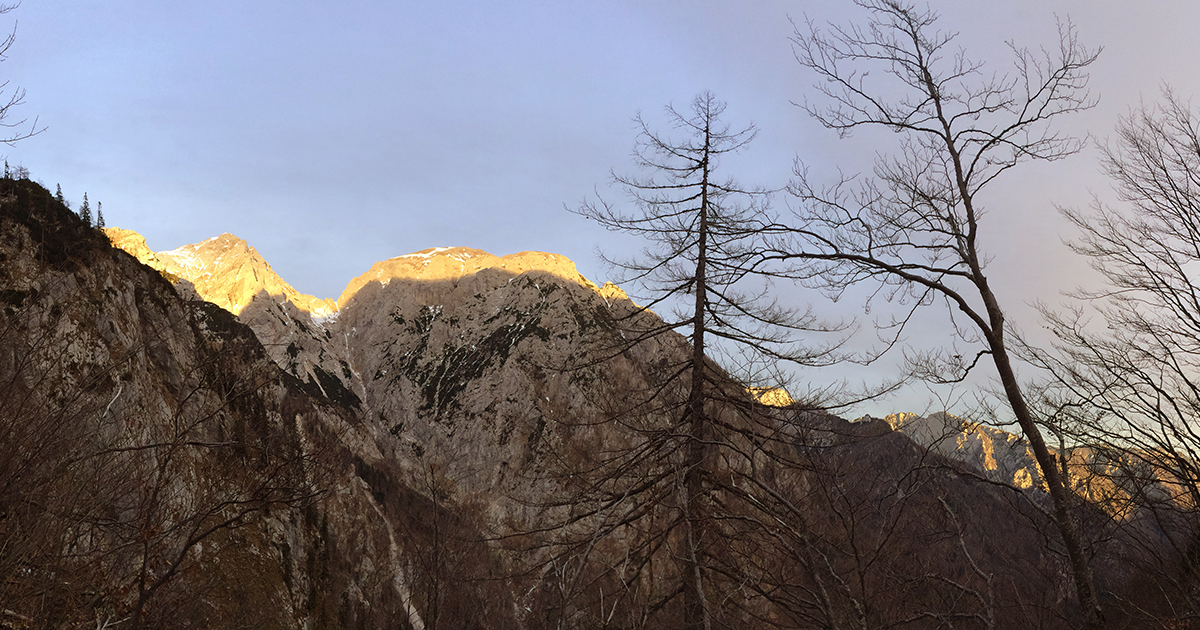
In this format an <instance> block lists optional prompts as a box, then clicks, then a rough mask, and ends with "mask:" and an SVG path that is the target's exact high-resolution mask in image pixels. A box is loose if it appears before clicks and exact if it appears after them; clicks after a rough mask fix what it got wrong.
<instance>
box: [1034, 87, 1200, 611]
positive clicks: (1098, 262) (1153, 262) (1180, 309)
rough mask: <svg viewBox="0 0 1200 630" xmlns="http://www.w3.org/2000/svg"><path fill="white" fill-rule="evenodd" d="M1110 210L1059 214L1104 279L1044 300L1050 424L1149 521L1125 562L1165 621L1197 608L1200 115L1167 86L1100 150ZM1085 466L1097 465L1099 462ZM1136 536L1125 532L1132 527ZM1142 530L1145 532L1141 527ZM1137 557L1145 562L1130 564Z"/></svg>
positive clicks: (1098, 207) (1095, 207)
mask: <svg viewBox="0 0 1200 630" xmlns="http://www.w3.org/2000/svg"><path fill="white" fill-rule="evenodd" d="M1102 156H1103V167H1104V171H1105V172H1106V173H1107V174H1108V176H1109V177H1110V179H1111V180H1112V181H1113V185H1114V189H1115V191H1116V193H1117V197H1118V199H1119V201H1120V202H1121V203H1120V206H1118V207H1113V206H1111V205H1109V204H1106V203H1103V202H1101V201H1100V200H1099V199H1097V200H1096V201H1095V202H1094V203H1093V204H1092V207H1091V210H1090V211H1084V210H1078V209H1065V210H1064V211H1063V212H1064V214H1065V215H1066V216H1067V218H1069V219H1070V220H1071V221H1072V222H1073V223H1074V224H1075V225H1076V226H1077V227H1078V228H1079V230H1080V232H1081V234H1082V236H1081V237H1080V239H1079V240H1078V241H1076V242H1074V243H1072V244H1071V245H1072V248H1073V249H1074V250H1075V251H1076V252H1077V253H1079V254H1082V255H1084V256H1086V257H1088V258H1089V259H1090V260H1091V263H1092V266H1093V267H1094V268H1095V269H1096V270H1097V271H1099V272H1100V273H1101V274H1102V275H1103V277H1104V278H1105V280H1106V281H1107V284H1108V286H1107V287H1106V288H1103V289H1100V290H1094V291H1079V292H1077V293H1076V294H1075V297H1076V298H1078V299H1079V300H1080V302H1079V303H1078V305H1077V306H1076V307H1075V308H1074V309H1072V310H1068V311H1066V312H1053V311H1051V310H1050V309H1048V308H1044V309H1043V312H1044V313H1045V315H1046V317H1047V320H1048V322H1049V323H1050V327H1051V330H1052V331H1053V332H1054V333H1055V334H1056V336H1057V339H1058V343H1057V344H1056V345H1057V348H1056V350H1057V352H1055V353H1049V352H1038V351H1032V352H1031V354H1032V355H1033V356H1034V357H1035V360H1037V361H1038V362H1039V363H1041V364H1042V365H1043V366H1045V367H1048V368H1049V370H1050V372H1052V373H1053V375H1054V382H1053V386H1052V387H1051V389H1050V395H1051V396H1053V398H1054V402H1055V403H1056V405H1057V408H1058V409H1059V410H1060V412H1059V417H1058V418H1057V419H1058V420H1059V421H1060V422H1059V424H1058V425H1057V427H1056V428H1057V430H1058V431H1060V432H1062V433H1064V434H1066V435H1067V436H1069V437H1070V438H1072V439H1073V440H1075V441H1077V442H1079V443H1082V444H1086V445H1089V446H1091V447H1092V448H1093V449H1095V450H1096V451H1097V453H1098V455H1099V456H1100V458H1101V459H1102V461H1103V462H1104V463H1105V464H1106V465H1105V466H1103V467H1101V468H1107V469H1108V470H1109V471H1111V475H1107V476H1108V477H1109V479H1108V481H1109V483H1111V484H1114V485H1115V486H1116V487H1118V488H1119V489H1121V490H1122V493H1121V494H1122V495H1127V496H1128V497H1130V501H1131V502H1132V504H1133V508H1134V509H1140V510H1142V515H1144V516H1146V517H1147V518H1148V521H1147V522H1153V523H1155V525H1154V527H1153V528H1152V529H1153V530H1155V531H1152V532H1151V534H1152V538H1154V539H1157V540H1158V541H1159V543H1157V544H1156V543H1155V542H1153V541H1152V540H1148V539H1144V540H1141V541H1140V542H1139V543H1138V545H1139V546H1138V552H1139V553H1138V554H1137V555H1140V556H1141V560H1139V561H1138V562H1137V563H1136V564H1137V565H1139V566H1140V568H1141V569H1143V570H1144V571H1148V572H1149V573H1150V574H1152V575H1153V577H1151V578H1148V579H1152V581H1154V582H1156V583H1157V585H1156V586H1155V587H1154V588H1153V591H1155V592H1156V595H1157V596H1159V597H1163V598H1165V600H1166V603H1167V606H1169V608H1170V610H1172V611H1173V612H1172V614H1173V615H1174V616H1176V618H1177V619H1181V618H1183V617H1192V616H1195V615H1200V597H1197V592H1198V589H1200V584H1198V583H1197V578H1196V576H1197V575H1200V529H1197V528H1196V525H1195V522H1196V520H1195V518H1196V514H1197V511H1198V510H1200V433H1197V428H1196V427H1197V420H1198V419H1200V342H1198V341H1197V340H1200V278H1198V276H1197V270H1198V269H1200V117H1198V116H1197V115H1196V113H1195V111H1194V110H1193V109H1192V107H1191V105H1190V104H1189V103H1187V102H1185V101H1182V100H1181V99H1180V98H1179V97H1177V96H1176V95H1175V94H1173V93H1172V92H1171V91H1170V90H1164V96H1163V100H1162V102H1160V103H1158V104H1156V105H1143V106H1142V107H1140V108H1139V109H1137V110H1134V111H1132V112H1131V113H1130V114H1129V115H1128V116H1127V117H1125V118H1124V119H1122V120H1121V122H1120V124H1119V125H1118V127H1117V133H1116V138H1115V139H1114V140H1113V141H1111V142H1110V143H1108V144H1106V145H1104V146H1103V147H1102ZM1091 472H1092V474H1100V475H1105V474H1106V473H1105V472H1104V471H1103V470H1099V471H1091ZM1135 534H1136V532H1133V533H1131V534H1130V535H1135ZM1143 538H1145V537H1143ZM1142 560H1149V562H1142Z"/></svg>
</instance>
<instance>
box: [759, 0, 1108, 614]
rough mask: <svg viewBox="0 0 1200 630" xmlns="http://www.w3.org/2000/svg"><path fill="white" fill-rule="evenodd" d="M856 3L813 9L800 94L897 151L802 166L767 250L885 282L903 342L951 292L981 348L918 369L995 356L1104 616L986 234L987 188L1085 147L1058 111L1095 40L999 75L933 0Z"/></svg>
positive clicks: (833, 275)
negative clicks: (876, 131) (1062, 127)
mask: <svg viewBox="0 0 1200 630" xmlns="http://www.w3.org/2000/svg"><path fill="white" fill-rule="evenodd" d="M857 4H858V5H859V6H860V7H862V8H863V9H865V10H866V11H868V12H869V14H870V18H869V20H868V21H867V23H866V24H865V25H852V26H848V27H838V26H833V27H830V28H829V29H828V30H824V29H822V28H821V27H819V26H818V25H816V24H815V23H812V22H809V23H808V24H807V25H806V26H805V27H804V29H803V30H801V29H797V31H796V34H795V37H794V39H793V42H794V49H795V53H796V58H797V60H798V61H799V62H800V64H801V65H802V66H804V67H805V68H807V69H809V70H811V71H812V72H814V73H815V74H816V75H817V77H818V78H819V81H818V82H817V83H816V84H815V86H814V87H815V89H816V90H817V91H818V92H819V93H820V94H821V95H822V96H823V99H822V101H824V102H827V103H828V104H827V105H819V104H815V103H813V102H810V101H805V102H804V103H803V104H802V105H801V107H802V108H803V109H804V110H805V111H806V112H807V113H808V114H810V115H811V116H813V117H814V118H815V119H816V120H817V121H819V122H820V123H822V124H823V125H825V126H826V127H828V128H830V129H833V130H835V131H837V132H838V133H839V134H841V135H843V136H845V135H847V134H850V133H852V132H854V131H855V130H857V129H859V128H863V127H880V128H885V129H889V130H892V131H894V132H896V133H897V134H899V136H898V137H899V138H900V143H899V148H898V152H897V153H896V154H895V155H889V156H882V157H880V158H879V159H878V160H877V162H876V166H875V172H874V176H873V177H864V178H861V179H856V178H843V179H842V180H840V181H837V182H834V183H833V184H832V185H829V186H823V187H818V186H815V185H814V184H813V183H812V182H810V181H809V177H808V173H807V169H806V168H805V167H804V166H803V165H802V164H798V166H797V171H796V175H797V179H796V180H795V182H794V184H793V186H792V188H791V191H792V193H793V194H794V195H795V197H796V199H797V200H798V201H799V204H798V207H797V209H796V217H797V219H798V221H799V223H798V224H797V225H795V226H793V227H792V228H791V229H790V230H786V231H787V232H788V236H789V237H790V238H791V239H792V240H791V241H790V242H787V243H783V242H781V243H780V244H779V245H778V246H777V247H776V248H775V251H774V252H773V253H768V254H767V255H766V256H765V259H768V260H769V259H783V260H788V261H792V262H793V263H795V264H796V266H795V267H794V268H793V269H792V270H791V271H790V272H791V273H792V274H794V275H795V276H797V277H799V278H800V279H801V280H802V281H803V282H806V283H807V284H809V285H811V286H817V287H820V288H822V289H824V290H826V291H827V292H830V293H832V294H833V295H835V296H838V295H841V294H843V292H845V291H846V290H847V289H849V288H850V287H853V286H856V285H875V286H878V287H879V289H878V290H877V291H876V292H875V295H880V294H882V295H885V296H887V297H888V298H895V299H898V300H899V301H900V302H902V303H906V304H907V305H908V306H907V309H908V310H907V311H906V313H905V314H903V315H901V316H900V317H899V318H897V319H896V320H894V321H893V322H891V323H890V325H885V326H884V328H883V329H884V330H886V331H889V334H890V335H891V337H890V339H891V340H892V342H893V343H894V342H895V341H897V340H898V339H899V338H900V335H901V334H902V332H903V330H904V327H905V325H906V324H907V323H908V322H909V321H910V318H911V317H912V315H913V313H914V312H915V310H916V309H917V308H919V307H921V306H924V305H928V304H931V303H935V302H941V303H942V304H944V305H945V307H946V308H947V310H948V312H949V313H950V315H951V316H952V321H953V322H954V328H953V330H954V333H955V335H956V336H957V341H958V342H961V343H964V344H967V345H969V346H970V347H971V349H970V350H944V351H940V352H933V353H929V354H925V355H922V356H917V357H914V358H913V359H912V360H910V364H909V367H910V368H911V369H912V371H913V372H914V373H915V374H917V375H919V376H922V377H925V378H928V379H931V380H934V381H938V382H955V381H959V380H961V379H963V378H965V376H966V374H967V373H968V372H970V371H971V370H972V369H974V368H975V367H977V366H978V365H979V363H980V361H981V360H983V359H985V358H990V360H991V362H992V363H993V364H994V366H995V369H996V375H997V376H998V377H999V380H1000V382H1001V384H1002V386H1003V391H1004V396H1005V398H1006V400H1007V403H1008V407H1009V408H1010V409H1011V411H1012V414H1013V416H1014V417H1015V419H1016V422H1017V423H1018V424H1019V425H1020V427H1021V430H1022V432H1023V433H1024V434H1025V437H1026V439H1027V440H1028V441H1029V443H1030V446H1031V448H1032V449H1033V451H1034V454H1035V456H1036V458H1037V462H1038V465H1039V467H1040V469H1041V471H1042V475H1043V476H1044V478H1045V480H1046V483H1047V485H1048V486H1049V489H1050V494H1051V496H1052V497H1053V502H1054V515H1055V521H1056V524H1057V526H1058V529H1059V532H1060V533H1061V536H1062V538H1063V541H1064V543H1065V545H1066V547H1067V550H1068V552H1069V555H1070V560H1071V571H1072V574H1073V578H1074V582H1075V587H1076V592H1077V595H1078V598H1079V602H1080V604H1081V606H1082V608H1083V611H1084V613H1083V616H1084V625H1085V626H1087V627H1098V626H1099V624H1100V623H1101V619H1102V615H1101V611H1100V605H1099V601H1098V599H1097V596H1096V592H1095V588H1094V586H1093V580H1092V572H1091V568H1090V566H1089V564H1088V557H1087V555H1086V552H1085V549H1084V545H1083V541H1082V538H1081V534H1080V531H1079V526H1078V524H1077V522H1076V517H1075V515H1074V513H1073V509H1074V508H1073V497H1072V495H1071V493H1070V491H1069V489H1068V488H1067V486H1066V485H1065V483H1064V480H1063V479H1062V476H1061V475H1060V473H1059V470H1058V467H1057V466H1056V465H1055V460H1054V456H1053V454H1052V453H1051V451H1050V450H1049V448H1048V447H1047V446H1046V443H1045V440H1044V439H1043V437H1042V433H1041V430H1040V429H1039V427H1038V419H1037V418H1036V417H1035V416H1034V414H1033V412H1032V411H1031V410H1030V408H1029V405H1028V404H1027V402H1026V398H1025V395H1024V393H1023V392H1022V389H1021V385H1020V383H1019V382H1018V380H1017V376H1016V372H1015V370H1014V368H1013V364H1012V357H1011V354H1012V353H1011V351H1010V345H1011V342H1010V340H1009V338H1008V335H1009V334H1010V331H1009V330H1008V329H1007V327H1006V326H1007V324H1006V320H1005V312H1004V309H1003V307H1002V306H1001V304H1000V301H999V299H998V298H997V297H996V294H995V293H994V291H993V289H992V287H991V285H990V284H989V282H988V278H987V276H986V274H985V265H986V262H987V257H986V255H985V254H984V252H983V251H982V249H981V244H980V240H981V230H982V229H983V228H984V225H985V223H984V221H983V219H984V216H983V213H982V202H981V200H982V198H983V195H984V194H985V193H986V192H987V191H988V189H989V186H991V185H993V184H994V183H995V182H996V181H997V180H998V179H999V178H1001V177H1002V176H1003V175H1005V174H1006V173H1008V172H1009V171H1010V170H1012V169H1013V168H1014V167H1016V166H1017V165H1019V164H1022V163H1025V162H1029V161H1052V160H1058V159H1062V158H1064V157H1067V156H1069V155H1071V154H1073V153H1075V152H1077V151H1078V150H1079V148H1080V147H1081V143H1080V142H1079V141H1078V140H1076V139H1074V138H1071V137H1069V136H1066V135H1064V134H1063V133H1061V132H1059V131H1057V130H1056V129H1055V125H1054V123H1055V122H1057V121H1058V119H1059V118H1061V117H1062V116H1065V115H1068V114H1071V113H1074V112H1078V111H1080V110H1083V109H1087V108H1089V107H1091V106H1092V104H1093V101H1092V100H1090V98H1089V96H1088V93H1087V90H1086V87H1087V75H1086V74H1085V73H1084V71H1085V70H1086V69H1087V67H1088V66H1089V65H1090V64H1091V63H1092V62H1093V61H1094V60H1095V59H1096V55H1097V52H1096V51H1093V50H1089V49H1086V48H1085V47H1083V46H1082V45H1081V44H1080V43H1079V41H1078V40H1077V38H1076V35H1075V32H1074V30H1073V29H1072V28H1071V26H1070V25H1069V24H1067V25H1062V26H1060V29H1059V42H1058V47H1057V49H1056V50H1054V51H1053V52H1050V51H1043V52H1041V53H1033V52H1030V51H1028V50H1024V49H1020V48H1016V47H1013V52H1014V55H1015V58H1016V71H1015V75H1013V76H996V75H988V74H985V73H984V71H983V65H982V64H981V63H978V62H975V61H972V60H970V59H969V58H968V57H967V56H966V55H965V53H963V52H961V51H960V50H956V49H955V48H953V43H954V38H955V36H954V34H953V33H946V32H942V31H938V30H936V26H935V25H936V22H937V19H938V16H937V15H936V14H935V13H933V12H932V11H928V10H925V11H922V10H919V9H917V8H916V7H915V6H913V5H911V4H909V3H907V2H903V1H901V0H857ZM972 354H973V356H971V355H972ZM963 355H966V358H964V357H963Z"/></svg>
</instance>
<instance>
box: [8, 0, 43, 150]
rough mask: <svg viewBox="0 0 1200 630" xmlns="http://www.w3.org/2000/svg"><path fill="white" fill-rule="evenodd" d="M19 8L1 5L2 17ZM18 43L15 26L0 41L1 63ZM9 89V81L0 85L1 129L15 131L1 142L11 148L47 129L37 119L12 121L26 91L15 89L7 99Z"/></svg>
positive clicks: (12, 5)
mask: <svg viewBox="0 0 1200 630" xmlns="http://www.w3.org/2000/svg"><path fill="white" fill-rule="evenodd" d="M17 6H18V5H16V4H0V15H5V14H7V13H9V12H11V11H13V10H14V9H16V8H17ZM16 41H17V27H16V25H15V24H14V25H13V28H12V30H11V31H9V32H8V35H7V36H4V37H3V38H2V39H0V61H3V60H4V59H5V58H6V57H7V55H8V50H9V49H10V48H12V46H13V43H15V42H16ZM8 89H9V85H8V81H4V82H3V83H0V103H2V104H0V127H4V128H7V129H12V130H13V131H12V132H10V133H8V134H6V135H3V136H0V142H3V143H4V144H7V145H10V146H11V145H12V144H13V143H15V142H18V141H20V140H24V139H26V138H31V137H33V136H36V135H37V134H39V133H41V132H42V131H43V130H45V127H39V126H38V119H37V118H34V119H33V122H31V123H30V122H29V119H28V118H22V119H21V120H12V118H13V114H14V113H15V112H13V110H14V109H15V108H16V107H18V106H20V105H21V104H23V103H24V102H25V90H24V89H22V88H13V89H12V91H11V92H9V93H8V95H7V97H5V94H4V93H5V91H7V90H8ZM26 123H29V124H28V129H25V130H19V128H23V127H26Z"/></svg>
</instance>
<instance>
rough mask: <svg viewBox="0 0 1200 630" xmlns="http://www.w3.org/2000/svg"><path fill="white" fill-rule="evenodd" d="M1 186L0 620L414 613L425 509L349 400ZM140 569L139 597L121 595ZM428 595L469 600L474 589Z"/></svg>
mask: <svg viewBox="0 0 1200 630" xmlns="http://www.w3.org/2000/svg"><path fill="white" fill-rule="evenodd" d="M4 185H5V188H6V190H5V191H4V195H3V201H0V302H2V304H0V349H2V352H0V383H2V385H0V394H2V395H0V434H3V435H4V436H5V437H4V439H3V440H0V487H3V489H4V490H3V492H0V514H2V515H4V518H0V539H3V540H4V541H5V551H4V553H3V554H0V601H2V602H3V603H4V606H3V608H4V614H5V622H4V624H0V625H5V624H10V623H16V624H17V625H18V626H20V627H68V626H69V627H75V626H83V625H88V626H90V625H91V624H95V623H97V621H96V620H97V619H101V620H102V621H103V619H106V618H108V619H110V620H116V619H121V620H123V621H129V620H130V619H131V615H133V614H135V611H136V612H137V613H138V614H139V615H140V617H139V620H140V625H141V627H243V626H244V627H264V628H297V627H322V628H326V627H384V626H385V625H394V624H400V625H401V626H403V627H413V628H417V627H422V622H421V619H420V617H419V615H417V614H416V612H415V609H414V608H413V601H414V597H415V596H414V594H413V592H412V585H413V576H414V572H415V571H417V570H418V569H415V568H414V567H415V566H416V565H415V564H414V563H411V562H406V558H409V557H411V556H409V555H408V554H410V553H413V550H416V549H421V548H424V547H425V546H427V545H428V541H427V539H426V538H425V536H426V534H425V531H426V530H425V529H422V527H421V526H419V524H417V523H416V521H415V520H414V519H416V517H417V516H418V515H422V518H427V516H426V515H430V514H433V515H437V514H442V515H443V516H442V518H445V516H444V508H439V507H438V506H436V505H431V504H429V503H428V501H426V500H424V499H422V498H420V495H419V494H417V493H415V492H414V491H413V490H412V489H411V488H410V487H409V486H407V485H406V484H405V483H404V482H402V481H400V478H399V476H396V475H390V476H389V475H383V474H381V473H380V471H385V470H387V464H386V462H383V455H382V454H381V453H380V452H379V451H378V450H377V449H375V448H374V445H373V440H372V439H371V436H370V434H369V433H367V432H364V431H362V430H361V423H360V422H358V420H357V419H356V418H357V416H356V412H355V410H354V409H353V408H352V407H350V406H347V405H344V404H339V403H336V402H334V401H332V400H330V399H327V398H326V397H325V396H321V395H320V394H319V392H311V391H309V390H308V388H305V387H303V386H301V384H300V383H298V382H297V381H296V380H295V379H291V378H288V377H287V376H286V375H285V374H283V373H282V372H281V371H280V370H279V369H278V368H277V367H276V366H275V365H274V364H273V362H272V361H270V360H269V359H268V358H267V356H266V355H265V354H264V353H263V348H262V345H261V344H260V343H259V342H258V340H257V338H256V335H255V334H254V333H253V332H252V331H251V330H250V329H249V328H247V327H245V326H244V325H242V324H240V323H238V322H237V321H236V320H235V319H234V318H233V316H232V315H231V314H230V313H228V312H226V311H224V310H222V309H220V308H217V307H216V306H215V305H213V304H210V303H205V302H200V301H194V300H188V299H182V298H181V296H180V295H179V294H178V293H177V292H176V291H175V290H173V289H172V286H171V285H170V284H169V283H168V282H167V281H165V280H164V278H163V277H162V275H161V274H160V273H159V272H158V271H156V270H153V269H151V268H148V267H146V266H143V265H141V264H138V263H137V262H135V261H134V260H133V259H131V258H130V257H129V256H125V255H124V254H120V253H118V252H117V251H116V250H114V249H113V248H111V247H110V246H109V244H108V242H107V241H106V240H105V239H104V237H103V236H101V235H100V234H99V233H98V232H97V231H95V230H93V229H91V228H89V227H86V226H84V225H83V223H82V222H81V221H80V220H79V219H78V218H77V217H75V216H74V215H72V214H71V213H70V212H69V211H68V210H67V209H66V208H64V207H62V206H61V204H56V203H55V202H54V201H53V198H52V197H51V196H50V194H49V193H48V192H46V191H45V190H43V189H41V188H40V187H37V186H36V185H34V184H32V183H27V182H21V183H13V182H11V181H9V182H5V184H4ZM111 236H112V233H110V237H111ZM116 236H117V238H116V239H114V240H119V241H121V242H122V243H123V244H124V245H125V246H127V247H130V248H131V249H133V250H134V251H135V252H137V253H138V254H140V257H142V258H146V259H150V260H153V258H152V257H151V256H150V255H148V254H147V252H148V251H149V250H148V248H146V249H144V250H142V249H141V248H139V247H138V242H139V239H137V238H132V237H131V236H130V235H129V234H121V233H118V234H117V235H116ZM231 247H237V244H236V243H233V244H231ZM368 480H369V482H368ZM401 501H403V502H404V504H406V505H408V506H410V507H414V506H419V509H413V510H411V511H409V512H406V511H404V510H401V509H399V507H398V502H401ZM18 508H19V509H18ZM439 510H441V512H439ZM222 523H225V525H222ZM208 528H213V529H212V531H213V533H211V534H208V535H202V536H200V537H199V538H198V539H197V538H190V537H195V536H199V534H198V532H203V531H204V530H206V529H208ZM445 530H446V531H448V532H454V535H455V536H458V537H459V538H460V539H463V540H470V539H478V538H479V536H478V534H470V533H468V532H467V531H466V530H465V529H463V528H462V527H458V526H455V525H454V524H453V523H450V522H449V520H447V524H446V525H445ZM83 531H86V534H81V533H80V532H83ZM193 540H194V542H193V543H192V544H189V541H193ZM484 555H485V554H482V553H480V552H477V556H478V557H480V558H482V557H484ZM142 566H146V567H148V570H149V571H151V573H150V576H151V578H152V580H153V582H151V583H150V586H152V587H153V589H152V591H151V592H149V595H148V596H147V597H146V599H145V602H144V605H139V603H140V600H141V598H140V597H139V590H138V587H137V585H138V584H139V567H142ZM49 568H52V570H51V569H49ZM142 575H143V577H144V575H145V574H142ZM159 577H162V580H161V584H157V582H158V581H159V580H158V578H159ZM97 594H103V596H102V597H97ZM446 597H447V598H451V599H461V600H462V601H463V605H464V606H474V607H477V608H479V609H483V608H485V607H486V604H485V603H484V601H483V598H486V597H490V596H487V595H483V594H482V593H480V594H478V595H473V594H471V593H469V592H465V591H464V592H454V593H450V592H448V593H447V595H446ZM506 616H507V617H511V613H507V614H506V615H501V616H499V617H497V618H496V619H495V620H494V622H493V623H494V625H493V627H505V624H504V622H503V619H504V618H505V617H506ZM130 625H132V622H130Z"/></svg>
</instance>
